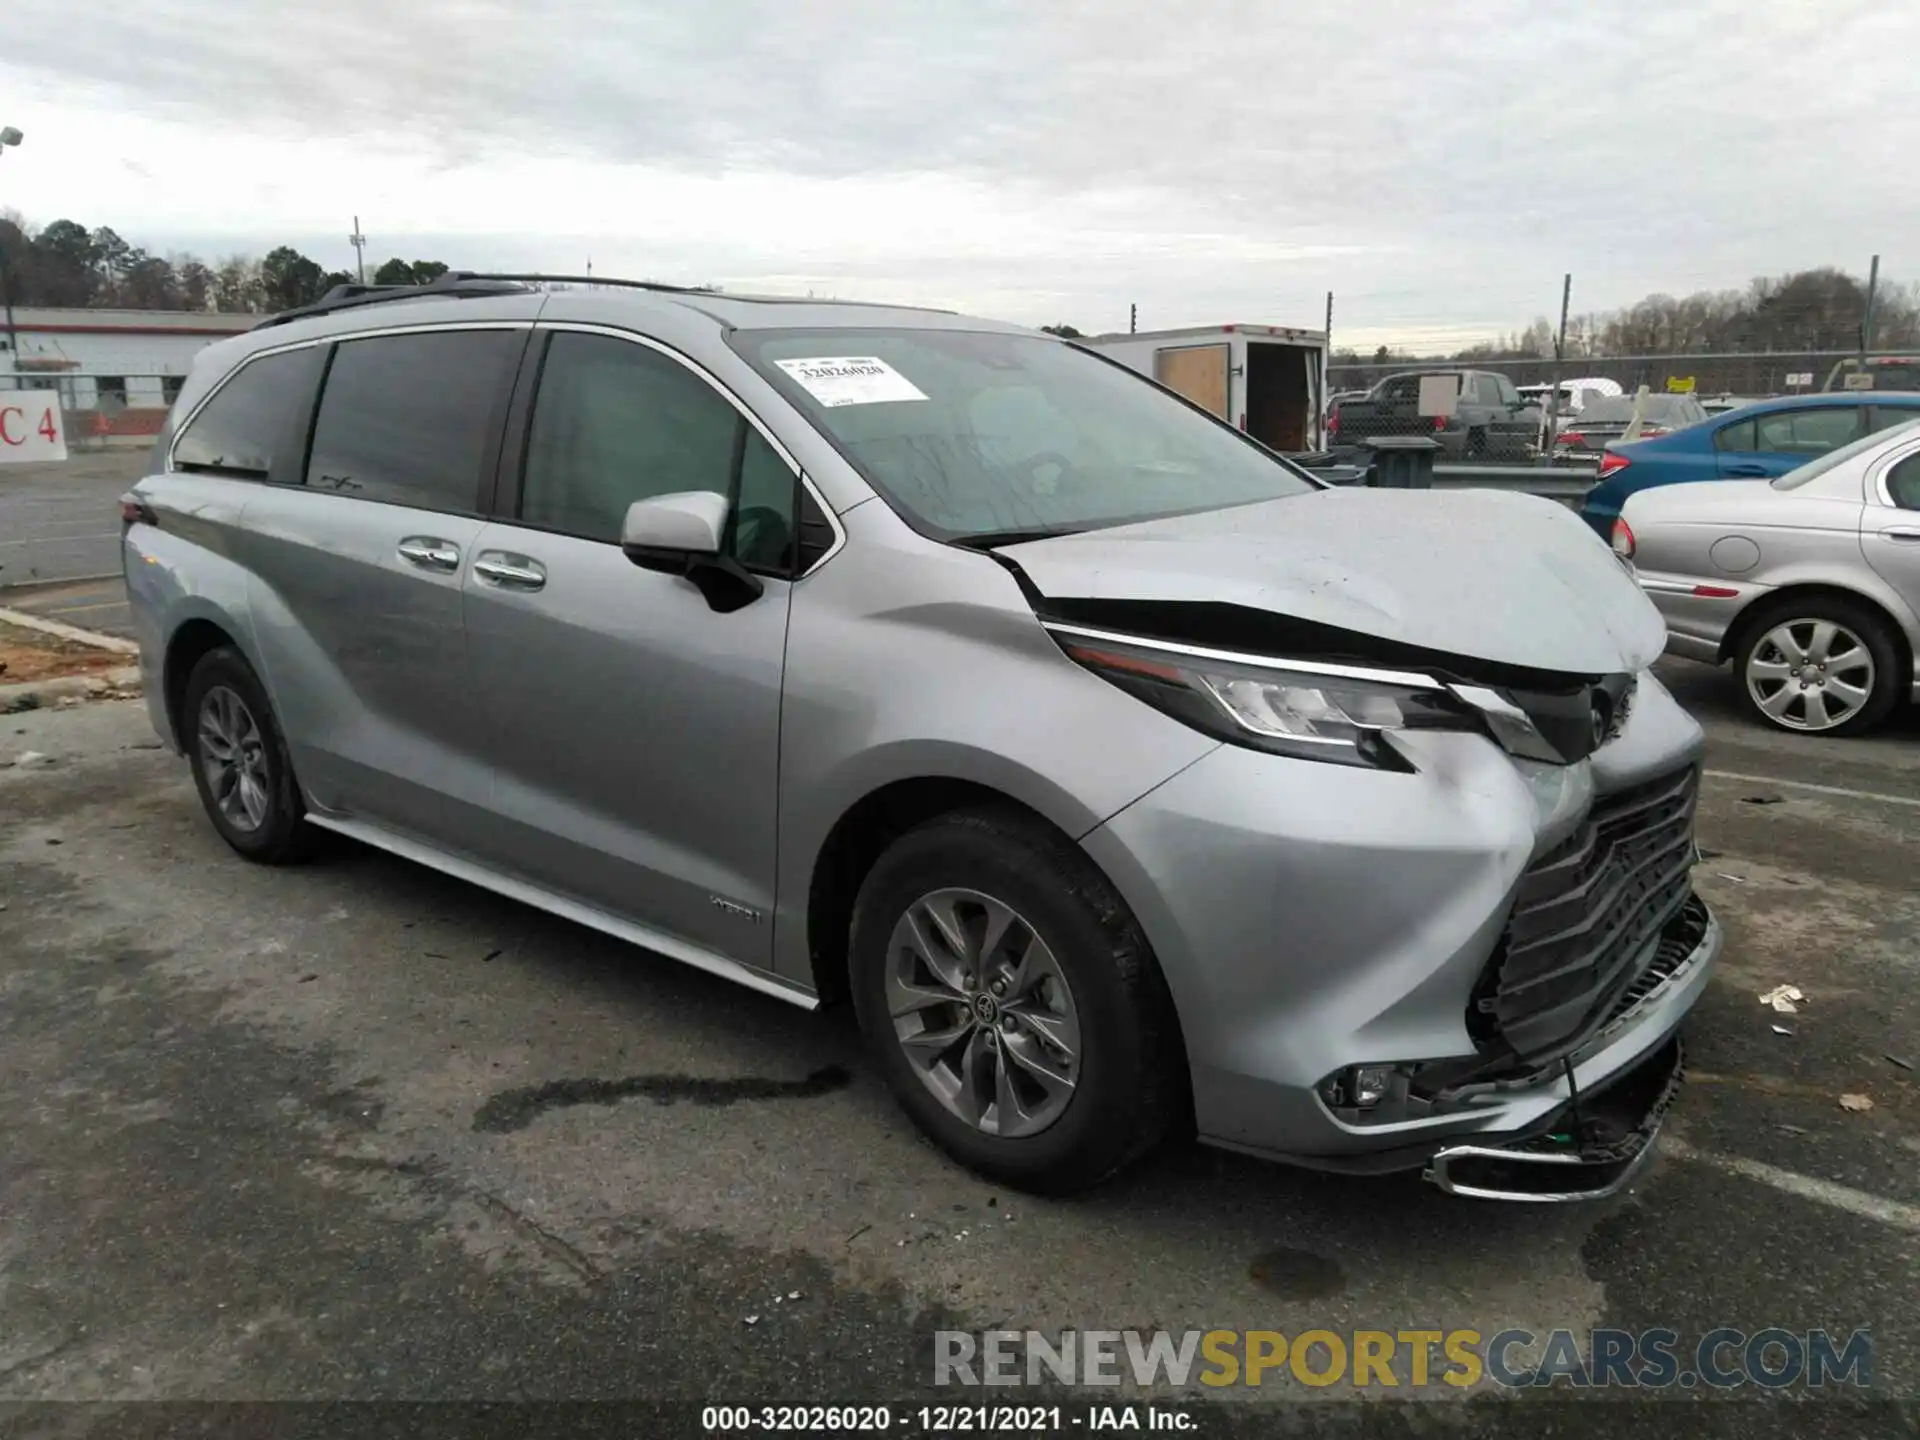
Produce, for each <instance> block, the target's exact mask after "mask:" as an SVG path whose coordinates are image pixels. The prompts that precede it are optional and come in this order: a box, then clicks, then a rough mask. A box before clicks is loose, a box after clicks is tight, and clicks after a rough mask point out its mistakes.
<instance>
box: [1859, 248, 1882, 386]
mask: <svg viewBox="0 0 1920 1440" xmlns="http://www.w3.org/2000/svg"><path fill="white" fill-rule="evenodd" d="M1879 288H1880V257H1879V256H1878V255H1876V256H1874V257H1873V264H1872V265H1870V266H1868V267H1867V305H1866V309H1865V311H1864V312H1863V313H1862V314H1861V316H1860V371H1861V373H1862V374H1865V373H1866V369H1867V351H1869V350H1871V349H1872V348H1873V301H1874V295H1875V292H1877V291H1878V290H1879Z"/></svg>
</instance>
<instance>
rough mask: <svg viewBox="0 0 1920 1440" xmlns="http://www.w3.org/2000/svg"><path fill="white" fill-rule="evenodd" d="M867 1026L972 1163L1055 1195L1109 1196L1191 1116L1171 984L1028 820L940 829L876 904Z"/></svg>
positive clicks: (1008, 815) (892, 1068) (868, 903)
mask: <svg viewBox="0 0 1920 1440" xmlns="http://www.w3.org/2000/svg"><path fill="white" fill-rule="evenodd" d="M850 951H851V954H850V962H851V963H850V969H851V980H852V986H853V997H854V1005H855V1009H856V1010H857V1011H858V1013H859V1017H860V1027H861V1030H862V1032H863V1033H864V1034H865V1036H866V1039H867V1042H868V1044H869V1045H871V1046H872V1047H873V1049H874V1051H875V1053H876V1055H877V1056H878V1058H879V1061H880V1065H881V1069H882V1071H883V1073H884V1074H885V1076H886V1079H887V1084H888V1086H889V1087H890V1088H891V1089H892V1091H893V1093H894V1096H895V1098H896V1099H897V1100H898V1101H899V1102H900V1104H901V1105H902V1106H903V1107H904V1108H905V1109H906V1111H907V1113H908V1114H909V1115H911V1116H912V1117H913V1119H914V1121H915V1122H916V1123H917V1124H918V1125H919V1126H920V1128H921V1129H922V1130H924V1131H925V1132H926V1133H927V1135H928V1136H929V1137H930V1138H931V1139H932V1140H933V1141H934V1142H935V1143H936V1144H938V1145H939V1146H940V1147H941V1148H942V1149H943V1150H945V1151H946V1152H947V1153H948V1154H949V1155H951V1156H953V1157H954V1158H955V1159H957V1160H959V1161H960V1162H961V1163H962V1164H964V1165H967V1166H968V1167H970V1168H971V1169H973V1170H976V1171H978V1172H980V1173H981V1174H983V1175H986V1176H989V1177H991V1178H993V1179H995V1180H999V1181H1002V1182H1004V1183H1006V1184H1009V1185H1015V1186H1020V1187H1022V1188H1025V1189H1030V1190H1035V1191H1039V1192H1043V1193H1054V1194H1060V1193H1066V1192H1069V1191H1073V1190H1078V1189H1084V1188H1085V1187H1087V1186H1090V1185H1093V1184H1096V1183H1098V1182H1099V1181H1101V1180H1103V1179H1105V1178H1106V1177H1107V1176H1109V1175H1111V1174H1113V1173H1114V1172H1115V1171H1117V1170H1119V1169H1120V1168H1122V1167H1123V1166H1125V1165H1126V1164H1128V1163H1130V1162H1131V1161H1133V1160H1135V1159H1137V1158H1138V1157H1139V1156H1141V1155H1142V1154H1144V1153H1145V1152H1146V1151H1147V1150H1149V1149H1151V1148H1152V1147H1153V1146H1154V1145H1155V1144H1156V1143H1158V1142H1159V1141H1160V1140H1161V1139H1162V1138H1163V1137H1164V1136H1165V1135H1166V1133H1167V1131H1168V1130H1169V1129H1170V1128H1171V1126H1172V1125H1173V1123H1174V1121H1175V1120H1176V1119H1177V1118H1178V1116H1179V1115H1180V1114H1181V1113H1182V1112H1183V1107H1184V1100H1185V1094H1186V1090H1185V1074H1184V1066H1183V1064H1182V1062H1181V1058H1180V1045H1179V1038H1178V1033H1177V1030H1176V1027H1175V1022H1174V1020H1173V1007H1172V1002H1171V999H1170V997H1169V996H1168V995H1167V991H1166V985H1165V982H1164V980H1163V979H1162V977H1161V975H1160V971H1159V966H1158V965H1157V963H1156V962H1155V960H1154V958H1153V955H1152V952H1151V951H1150V950H1149V948H1148V946H1147V943H1146V939H1145V937H1144V936H1143V935H1142V934H1141V933H1140V930H1139V927H1138V925H1137V924H1136V923H1135V922H1134V920H1133V917H1132V916H1131V914H1129V913H1128V911H1127V909H1126V907H1125V905H1124V904H1123V903H1122V901H1121V900H1120V897H1119V896H1118V895H1117V894H1116V893H1115V892H1114V891H1113V888H1112V887H1111V885H1109V884H1108V882H1107V880H1106V878H1105V877H1104V876H1103V875H1101V874H1100V872H1099V871H1098V870H1097V869H1096V868H1095V867H1094V865H1093V864H1092V862H1091V861H1089V860H1088V859H1087V857H1086V856H1085V854H1084V853H1083V852H1081V851H1080V849H1079V847H1077V846H1076V845H1074V844H1073V842H1072V841H1070V840H1068V839H1067V838H1066V837H1064V836H1061V835H1058V834H1056V833H1055V832H1053V831H1051V830H1050V829H1048V828H1047V827H1046V826H1044V825H1043V824H1041V823H1039V822H1038V821H1035V820H1033V819H1030V818H1028V817H1026V816H1024V815H1020V814H1018V813H1013V812H1006V811H997V810H980V811H965V812H959V813H955V814H950V815H945V816H941V817H939V818H937V819H935V820H932V821H929V822H928V823H927V824H925V825H922V826H921V827H920V828H918V829H917V830H914V831H911V832H910V833H908V834H907V835H904V836H902V837H901V838H900V839H899V840H897V841H895V842H894V844H893V845H892V846H891V847H890V848H889V849H888V850H887V851H886V852H885V853H884V854H883V855H882V856H881V857H880V859H879V860H878V861H877V862H876V863H875V865H874V867H873V870H872V871H871V872H870V873H869V874H868V876H867V879H866V883H865V884H863V885H862V886H861V888H860V895H859V899H858V900H857V902H856V904H855V907H854V920H853V932H852V936H851V938H850Z"/></svg>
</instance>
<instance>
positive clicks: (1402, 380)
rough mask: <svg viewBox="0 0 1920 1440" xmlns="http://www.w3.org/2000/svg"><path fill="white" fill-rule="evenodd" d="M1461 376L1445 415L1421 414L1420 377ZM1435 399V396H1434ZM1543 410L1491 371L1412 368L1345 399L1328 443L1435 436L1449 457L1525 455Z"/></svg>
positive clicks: (1344, 445) (1346, 446)
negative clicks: (1382, 437)
mask: <svg viewBox="0 0 1920 1440" xmlns="http://www.w3.org/2000/svg"><path fill="white" fill-rule="evenodd" d="M1427 378H1436V379H1437V378H1444V379H1445V380H1447V381H1456V380H1457V381H1458V382H1459V391H1458V394H1457V395H1455V396H1453V397H1452V398H1451V399H1450V400H1449V401H1448V402H1447V404H1446V406H1445V412H1444V413H1442V414H1427V415H1423V414H1421V413H1420V411H1421V405H1420V389H1421V385H1420V382H1421V381H1422V380H1423V379H1427ZM1429 398H1431V397H1429ZM1539 429H1540V412H1539V411H1538V410H1537V409H1535V408H1533V407H1532V406H1530V405H1528V404H1527V402H1526V401H1524V400H1522V399H1521V398H1520V392H1519V391H1518V390H1516V389H1514V387H1513V381H1511V380H1509V379H1508V378H1507V377H1506V376H1504V375H1500V374H1496V373H1494V372H1493V371H1491V370H1408V371H1404V372H1402V373H1401V374H1398V375H1389V376H1387V378H1386V379H1384V380H1382V381H1381V382H1380V383H1379V384H1378V385H1375V386H1374V387H1373V389H1371V390H1369V391H1368V392H1367V393H1366V395H1365V396H1364V397H1363V398H1362V399H1359V400H1343V401H1341V402H1340V404H1339V405H1338V406H1337V407H1336V408H1335V409H1334V412H1333V414H1332V416H1331V417H1329V420H1328V424H1327V430H1328V442H1329V445H1330V446H1331V447H1333V448H1336V449H1338V450H1341V451H1347V450H1352V449H1354V448H1356V447H1359V446H1362V445H1365V444H1366V442H1367V441H1368V440H1370V439H1372V438H1373V437H1375V436H1377V435H1429V436H1431V437H1432V438H1433V439H1435V440H1438V441H1439V442H1440V448H1441V450H1442V452H1443V453H1444V455H1445V456H1446V457H1447V458H1449V459H1468V460H1480V459H1489V460H1495V459H1497V460H1524V459H1527V458H1528V457H1529V456H1531V455H1532V453H1533V449H1534V445H1535V441H1536V438H1537V436H1538V433H1539Z"/></svg>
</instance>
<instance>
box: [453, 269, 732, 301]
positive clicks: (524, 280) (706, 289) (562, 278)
mask: <svg viewBox="0 0 1920 1440" xmlns="http://www.w3.org/2000/svg"><path fill="white" fill-rule="evenodd" d="M440 278H441V279H442V280H503V281H504V280H511V281H514V282H515V283H517V284H521V285H620V286H623V287H625V288H626V289H628V290H663V291H665V292H666V293H667V294H669V295H714V294H718V293H719V292H718V291H716V290H715V289H714V288H713V287H712V286H711V285H669V284H667V282H666V281H664V280H620V279H616V278H614V277H612V276H608V275H541V274H537V273H532V272H518V271H516V272H514V273H512V274H506V273H495V272H494V271H490V270H449V271H448V272H447V273H446V274H445V275H442V276H441V277H440Z"/></svg>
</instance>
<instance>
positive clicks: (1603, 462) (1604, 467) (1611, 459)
mask: <svg viewBox="0 0 1920 1440" xmlns="http://www.w3.org/2000/svg"><path fill="white" fill-rule="evenodd" d="M1632 463H1633V462H1632V461H1631V460H1629V459H1627V457H1626V456H1624V455H1621V454H1618V453H1616V452H1615V451H1612V450H1609V451H1607V453H1606V454H1604V455H1602V456H1601V457H1600V478H1601V479H1602V480H1604V479H1606V478H1607V477H1608V476H1609V475H1614V474H1618V473H1619V472H1620V471H1622V470H1624V469H1626V468H1627V466H1629V465H1631V464H1632Z"/></svg>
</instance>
